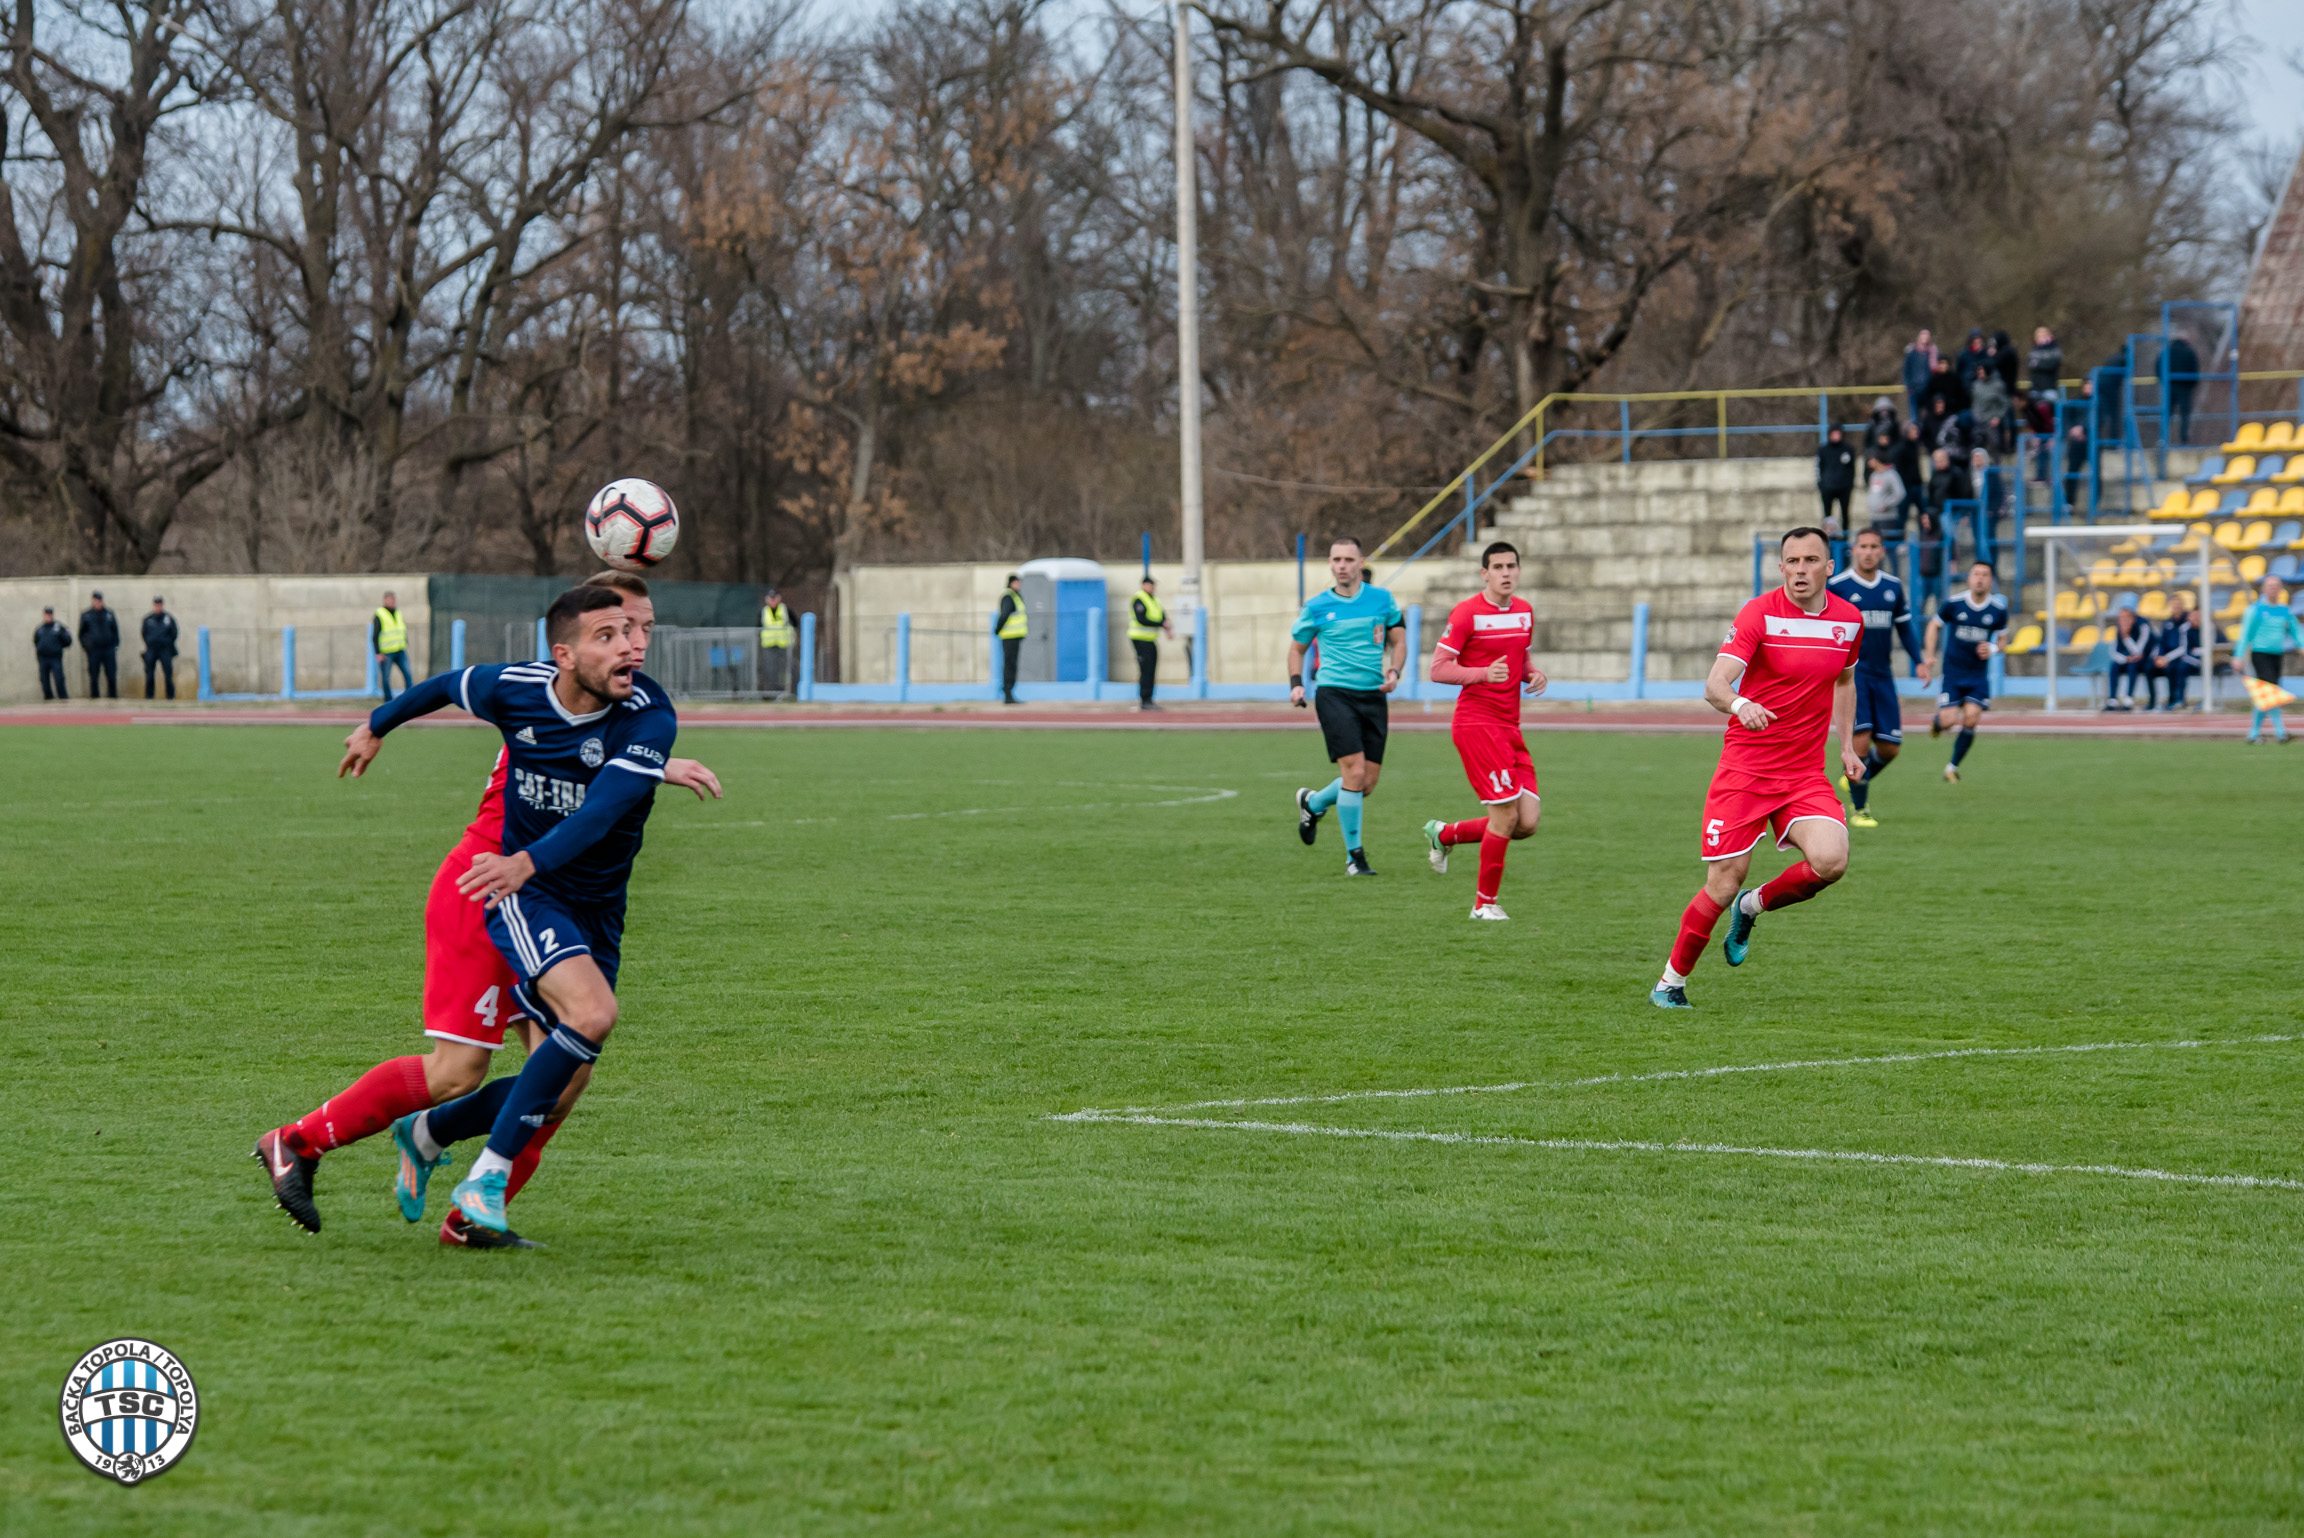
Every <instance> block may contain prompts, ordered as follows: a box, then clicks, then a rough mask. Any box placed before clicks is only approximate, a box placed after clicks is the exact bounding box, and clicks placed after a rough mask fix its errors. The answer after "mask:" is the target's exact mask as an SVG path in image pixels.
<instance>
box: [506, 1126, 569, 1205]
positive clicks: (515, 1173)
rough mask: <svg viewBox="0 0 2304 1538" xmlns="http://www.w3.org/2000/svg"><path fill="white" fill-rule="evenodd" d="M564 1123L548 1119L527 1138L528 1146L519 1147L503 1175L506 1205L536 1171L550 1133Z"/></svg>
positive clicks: (550, 1135) (550, 1137)
mask: <svg viewBox="0 0 2304 1538" xmlns="http://www.w3.org/2000/svg"><path fill="white" fill-rule="evenodd" d="M566 1125H567V1123H565V1122H557V1121H548V1122H546V1123H545V1124H544V1125H543V1126H541V1127H538V1128H537V1129H536V1132H535V1135H534V1136H532V1137H530V1138H529V1139H528V1146H527V1147H526V1148H523V1149H521V1150H520V1157H519V1158H517V1159H514V1160H513V1161H512V1173H511V1174H510V1175H508V1176H506V1177H505V1180H504V1201H505V1203H506V1205H510V1203H511V1201H512V1198H513V1197H515V1196H518V1195H519V1194H520V1188H521V1187H522V1186H524V1185H526V1184H527V1183H528V1177H529V1176H530V1175H533V1174H535V1173H536V1165H537V1163H538V1161H540V1160H541V1159H542V1158H543V1157H544V1145H545V1144H546V1143H549V1142H551V1141H552V1134H553V1133H555V1132H558V1131H559V1130H560V1129H561V1128H562V1127H564V1126H566Z"/></svg>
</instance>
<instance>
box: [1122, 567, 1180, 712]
mask: <svg viewBox="0 0 2304 1538" xmlns="http://www.w3.org/2000/svg"><path fill="white" fill-rule="evenodd" d="M1152 586H1153V583H1152V579H1151V578H1150V577H1146V578H1145V579H1144V589H1143V591H1142V592H1140V593H1138V594H1136V596H1135V597H1133V598H1131V599H1129V600H1128V642H1129V644H1130V645H1131V646H1133V647H1135V648H1136V708H1137V709H1138V710H1158V709H1159V708H1160V707H1159V706H1157V705H1155V704H1153V703H1152V680H1153V677H1154V676H1155V675H1156V674H1158V673H1159V671H1160V637H1161V636H1163V635H1169V636H1173V635H1174V634H1175V633H1176V632H1175V630H1174V629H1173V628H1172V627H1171V626H1170V625H1169V623H1168V611H1167V610H1166V609H1163V608H1161V607H1160V600H1159V599H1157V598H1155V597H1153V596H1152Z"/></svg>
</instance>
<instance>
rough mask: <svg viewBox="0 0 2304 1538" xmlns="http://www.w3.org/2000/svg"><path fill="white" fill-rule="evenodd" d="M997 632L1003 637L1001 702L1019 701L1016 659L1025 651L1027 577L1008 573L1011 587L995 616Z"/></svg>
mask: <svg viewBox="0 0 2304 1538" xmlns="http://www.w3.org/2000/svg"><path fill="white" fill-rule="evenodd" d="M992 624H993V627H994V628H993V632H992V633H993V634H994V635H996V636H998V637H999V638H1000V703H1001V704H1003V705H1013V704H1015V703H1016V662H1017V659H1018V658H1019V657H1021V656H1022V655H1023V652H1024V629H1025V620H1024V579H1023V578H1022V577H1019V576H1017V575H1016V574H1015V573H1014V572H1010V573H1009V574H1008V590H1007V591H1006V592H1004V593H1002V594H1001V595H1000V612H999V613H998V614H996V615H994V616H993V617H992Z"/></svg>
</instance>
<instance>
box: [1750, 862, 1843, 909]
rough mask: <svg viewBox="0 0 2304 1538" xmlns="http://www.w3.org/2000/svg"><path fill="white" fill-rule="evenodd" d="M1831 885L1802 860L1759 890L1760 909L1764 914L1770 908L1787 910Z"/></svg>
mask: <svg viewBox="0 0 2304 1538" xmlns="http://www.w3.org/2000/svg"><path fill="white" fill-rule="evenodd" d="M1831 884H1832V883H1831V882H1829V881H1826V880H1825V879H1824V878H1823V877H1822V876H1819V875H1817V874H1816V872H1815V870H1814V869H1813V868H1811V867H1810V866H1809V864H1808V862H1807V861H1806V860H1802V861H1801V862H1800V863H1799V864H1798V865H1794V866H1792V867H1790V868H1789V869H1787V870H1786V871H1785V872H1784V873H1783V874H1782V875H1780V876H1778V877H1777V878H1776V879H1775V880H1774V881H1771V882H1769V883H1768V884H1767V885H1766V886H1764V887H1762V888H1761V889H1760V909H1761V911H1762V912H1763V913H1765V912H1766V911H1768V910H1769V909H1771V908H1789V907H1791V906H1792V905H1793V904H1794V903H1804V902H1806V901H1807V900H1808V899H1809V898H1811V897H1814V896H1815V895H1816V894H1817V893H1818V892H1821V891H1823V890H1824V889H1825V888H1826V887H1828V886H1830V885H1831Z"/></svg>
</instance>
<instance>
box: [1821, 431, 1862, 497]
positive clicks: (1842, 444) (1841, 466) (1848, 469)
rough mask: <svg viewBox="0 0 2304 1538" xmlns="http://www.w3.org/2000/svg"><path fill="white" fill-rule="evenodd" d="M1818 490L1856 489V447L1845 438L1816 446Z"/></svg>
mask: <svg viewBox="0 0 2304 1538" xmlns="http://www.w3.org/2000/svg"><path fill="white" fill-rule="evenodd" d="M1816 489H1817V490H1818V491H1854V490H1855V489H1856V447H1855V445H1854V444H1852V443H1850V442H1849V441H1848V440H1847V439H1846V438H1845V437H1843V438H1840V439H1838V440H1836V441H1826V442H1824V443H1820V444H1818V445H1817V446H1816Z"/></svg>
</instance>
